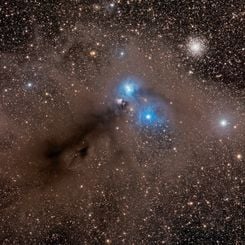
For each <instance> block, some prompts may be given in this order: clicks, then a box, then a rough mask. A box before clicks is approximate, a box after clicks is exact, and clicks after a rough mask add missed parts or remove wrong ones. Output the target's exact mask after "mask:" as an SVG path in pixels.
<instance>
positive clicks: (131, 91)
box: [117, 77, 140, 101]
mask: <svg viewBox="0 0 245 245" xmlns="http://www.w3.org/2000/svg"><path fill="white" fill-rule="evenodd" d="M139 89H140V86H139V82H138V81H137V79H135V78H133V77H128V78H127V79H125V80H123V81H122V82H121V83H120V84H119V87H118V91H117V93H118V95H119V97H120V98H121V99H124V100H125V101H132V100H134V99H136V96H137V94H138V92H139Z"/></svg>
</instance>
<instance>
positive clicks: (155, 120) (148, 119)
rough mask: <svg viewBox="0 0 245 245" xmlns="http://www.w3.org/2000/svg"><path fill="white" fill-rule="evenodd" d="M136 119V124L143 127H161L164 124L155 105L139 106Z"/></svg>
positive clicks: (162, 117)
mask: <svg viewBox="0 0 245 245" xmlns="http://www.w3.org/2000/svg"><path fill="white" fill-rule="evenodd" d="M137 118H138V124H139V125H140V126H143V127H161V126H164V122H165V120H164V115H163V112H162V111H160V108H158V106H157V104H155V103H150V104H147V105H143V106H141V107H140V108H139V111H138V115H137Z"/></svg>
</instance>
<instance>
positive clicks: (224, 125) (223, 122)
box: [220, 119, 228, 127]
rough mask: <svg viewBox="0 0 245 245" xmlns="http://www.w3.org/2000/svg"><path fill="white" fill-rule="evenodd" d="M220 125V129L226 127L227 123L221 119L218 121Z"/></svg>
mask: <svg viewBox="0 0 245 245" xmlns="http://www.w3.org/2000/svg"><path fill="white" fill-rule="evenodd" d="M220 125H221V126H222V127H226V126H227V125H228V121H227V120H226V119H222V120H220Z"/></svg>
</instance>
